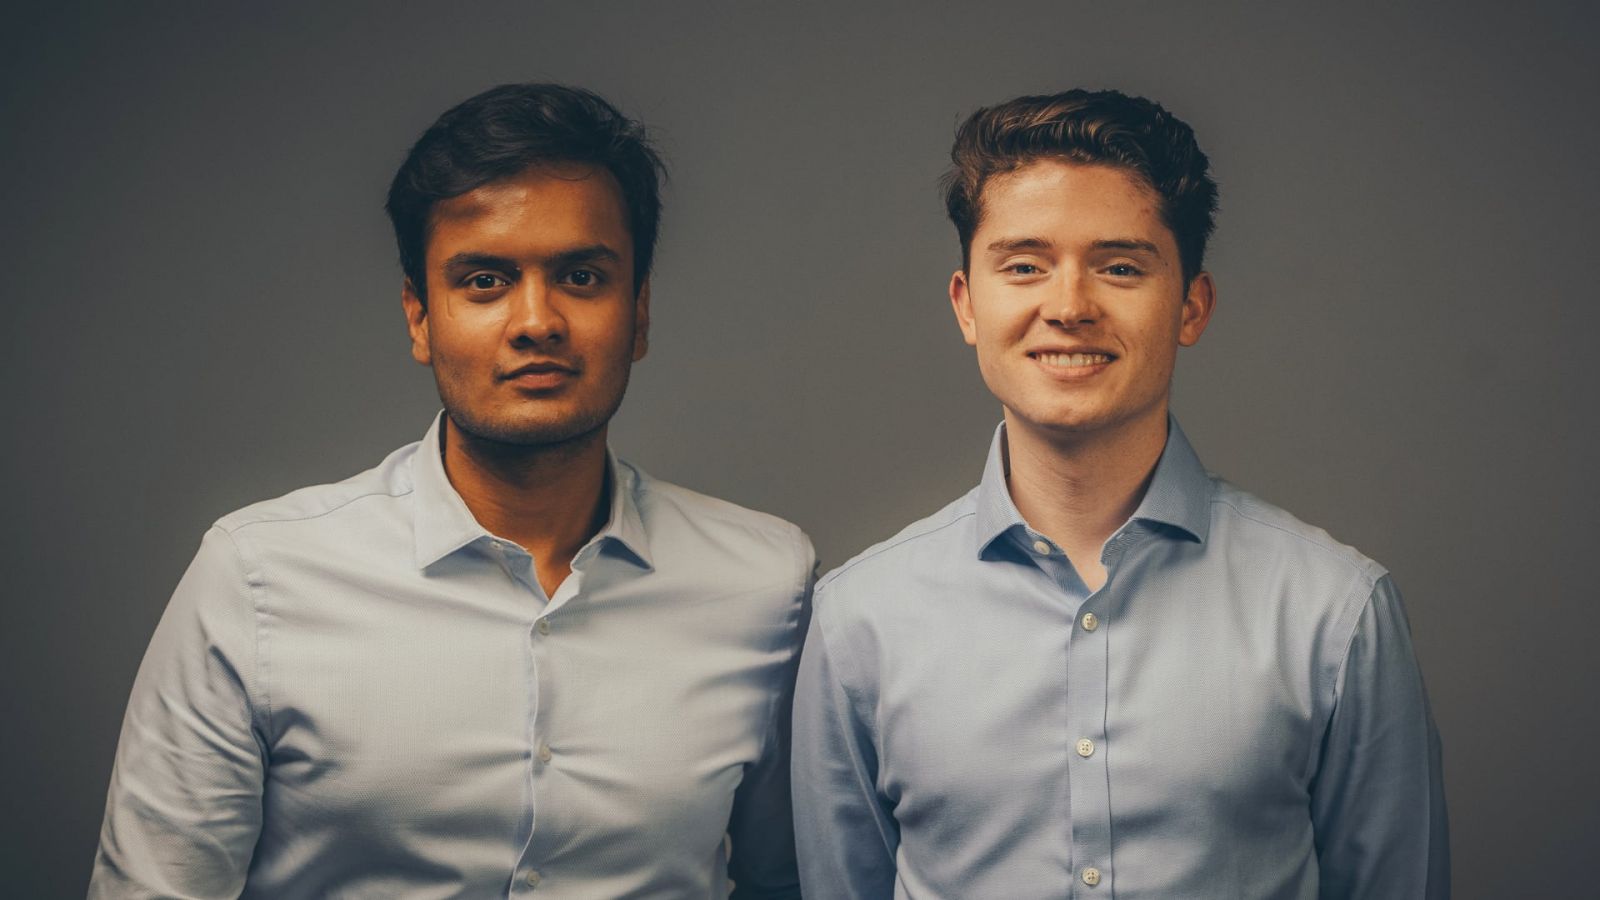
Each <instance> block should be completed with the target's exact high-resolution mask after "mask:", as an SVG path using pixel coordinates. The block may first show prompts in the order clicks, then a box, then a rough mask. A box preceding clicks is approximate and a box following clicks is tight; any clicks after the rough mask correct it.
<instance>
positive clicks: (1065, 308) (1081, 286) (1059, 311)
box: [1039, 271, 1101, 328]
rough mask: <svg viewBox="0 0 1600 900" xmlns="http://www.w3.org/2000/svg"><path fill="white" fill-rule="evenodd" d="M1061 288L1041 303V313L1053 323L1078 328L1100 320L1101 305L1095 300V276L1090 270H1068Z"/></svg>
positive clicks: (1061, 282)
mask: <svg viewBox="0 0 1600 900" xmlns="http://www.w3.org/2000/svg"><path fill="white" fill-rule="evenodd" d="M1065 274H1066V275H1067V277H1065V278H1063V279H1061V281H1060V285H1061V289H1060V290H1059V291H1057V292H1055V293H1054V294H1052V295H1051V296H1050V297H1048V298H1047V299H1045V300H1044V301H1043V303H1042V304H1041V307H1040V310H1039V313H1040V315H1041V316H1042V317H1043V318H1044V319H1045V321H1047V322H1049V323H1050V324H1051V325H1055V326H1057V327H1059V328H1077V327H1079V326H1081V325H1093V324H1094V323H1095V322H1097V321H1099V320H1100V316H1101V310H1100V305H1099V303H1098V302H1096V300H1095V296H1094V286H1093V276H1092V275H1091V273H1089V272H1088V271H1083V272H1077V273H1073V272H1067V273H1065Z"/></svg>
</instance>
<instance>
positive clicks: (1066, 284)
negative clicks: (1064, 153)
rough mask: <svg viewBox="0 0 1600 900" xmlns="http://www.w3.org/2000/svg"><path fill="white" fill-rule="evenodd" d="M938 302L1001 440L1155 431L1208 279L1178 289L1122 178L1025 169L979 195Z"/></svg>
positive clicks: (1141, 204)
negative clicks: (965, 245) (992, 403)
mask: <svg viewBox="0 0 1600 900" xmlns="http://www.w3.org/2000/svg"><path fill="white" fill-rule="evenodd" d="M982 201H983V202H982V209H983V215H982V219H981V220H980V222H979V224H978V228H977V230H976V232H974V234H973V237H972V248H971V257H970V262H969V271H965V272H960V271H958V272H956V273H955V275H954V276H953V277H952V278H951V280H950V300H951V303H952V304H953V305H954V307H955V313H956V319H957V321H958V322H959V324H960V326H961V333H962V335H963V336H965V338H966V340H967V343H968V344H971V345H973V346H974V347H976V348H977V352H978V368H979V369H980V370H981V371H982V373H983V380H984V381H985V382H986V383H987V384H988V386H989V390H990V391H992V392H993V393H994V395H995V396H996V397H998V398H999V399H1000V402H1001V404H1003V405H1004V406H1005V410H1006V421H1007V423H1008V426H1009V427H1010V428H1012V429H1013V430H1016V429H1018V428H1023V429H1028V430H1030V431H1032V432H1034V433H1038V434H1041V435H1045V436H1054V437H1057V438H1062V439H1081V438H1084V437H1088V436H1094V435H1111V434H1115V433H1118V432H1119V431H1122V430H1126V429H1139V428H1145V429H1154V428H1160V429H1161V433H1162V434H1165V428H1166V410H1167V398H1168V394H1169V391H1170V386H1171V380H1172V369H1173V364H1174V362H1175V360H1176V358H1177V352H1178V347H1179V346H1180V345H1181V346H1189V345H1191V344H1193V343H1194V342H1195V341H1197V340H1199V339H1200V333H1201V332H1202V331H1204V330H1205V327H1206V322H1207V321H1208V320H1209V319H1210V316H1211V309H1212V306H1213V304H1214V290H1213V287H1212V282H1211V277H1210V276H1209V275H1207V274H1205V273H1201V274H1200V275H1198V276H1197V277H1195V278H1194V279H1193V280H1192V281H1191V282H1189V283H1188V284H1185V283H1184V279H1183V274H1182V270H1181V267H1180V265H1179V259H1178V247H1177V241H1176V239H1175V238H1174V237H1173V235H1172V232H1171V230H1170V229H1168V228H1167V226H1166V225H1165V224H1164V223H1163V222H1162V221H1161V214H1160V198H1159V197H1158V196H1157V195H1156V194H1155V192H1154V191H1152V190H1151V189H1150V188H1148V187H1146V186H1145V185H1144V184H1143V183H1142V182H1140V181H1139V180H1138V179H1136V178H1135V177H1133V176H1131V175H1129V174H1128V173H1126V172H1125V171H1123V170H1122V169H1117V168H1112V167H1110V166H1101V165H1079V164H1075V163H1067V162H1060V161H1056V160H1041V161H1038V162H1034V163H1030V164H1028V165H1026V166H1024V167H1022V168H1020V169H1018V170H1016V171H1014V172H1010V173H1007V174H1004V175H1000V176H996V177H994V178H991V179H990V180H989V181H988V183H987V184H986V185H985V186H984V189H983V197H982Z"/></svg>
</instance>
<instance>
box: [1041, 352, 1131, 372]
mask: <svg viewBox="0 0 1600 900" xmlns="http://www.w3.org/2000/svg"><path fill="white" fill-rule="evenodd" d="M1028 355H1029V356H1031V357H1033V358H1034V359H1036V360H1038V361H1039V362H1041V363H1043V364H1045V365H1046V366H1050V367H1052V368H1060V369H1081V368H1085V367H1087V366H1103V365H1105V364H1106V363H1109V362H1111V357H1110V356H1108V355H1106V354H1104V353H1030V354H1028Z"/></svg>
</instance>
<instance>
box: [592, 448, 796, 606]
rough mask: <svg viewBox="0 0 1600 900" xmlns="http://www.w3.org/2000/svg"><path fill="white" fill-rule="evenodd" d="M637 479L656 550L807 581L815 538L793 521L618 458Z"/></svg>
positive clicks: (642, 510)
mask: <svg viewBox="0 0 1600 900" xmlns="http://www.w3.org/2000/svg"><path fill="white" fill-rule="evenodd" d="M619 465H621V466H624V467H626V469H627V470H628V472H629V473H630V474H631V475H632V477H633V479H634V498H635V502H636V503H637V505H638V508H639V516H640V518H641V520H642V521H643V523H644V527H645V531H646V533H647V534H648V535H649V540H650V544H651V546H652V548H656V547H658V546H661V547H664V548H666V549H669V550H675V551H679V552H682V553H684V554H686V555H687V556H689V557H690V558H694V559H698V560H718V561H720V562H721V563H722V564H724V565H730V566H734V567H737V568H741V569H746V570H765V571H771V570H772V569H774V567H776V568H779V569H782V570H783V571H784V572H786V573H788V574H789V575H791V576H798V578H799V579H800V580H801V581H802V582H805V581H809V580H810V576H811V570H812V568H813V567H814V566H815V564H816V553H815V551H814V550H813V549H812V546H811V539H810V538H809V537H807V536H806V533H805V532H804V531H802V530H801V529H800V526H798V525H796V524H794V523H793V522H790V521H787V520H785V519H781V518H779V517H778V516H774V515H771V514H770V513H764V512H759V511H757V510H754V509H749V508H747V507H744V506H740V505H739V504H737V503H733V502H730V501H728V500H723V499H721V498H718V497H712V496H710V495H709V494H702V493H700V492H699V491H694V490H690V489H689V488H686V487H683V486H681V485H676V484H673V483H671V482H668V481H662V480H661V479H659V478H655V477H654V476H651V475H649V474H647V473H645V472H644V471H643V470H641V469H639V468H638V467H637V466H634V465H632V464H631V463H626V462H621V461H619Z"/></svg>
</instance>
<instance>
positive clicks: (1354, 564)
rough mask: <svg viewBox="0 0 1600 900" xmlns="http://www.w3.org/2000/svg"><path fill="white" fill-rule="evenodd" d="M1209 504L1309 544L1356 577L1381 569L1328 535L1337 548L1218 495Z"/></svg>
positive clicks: (1365, 556)
mask: <svg viewBox="0 0 1600 900" xmlns="http://www.w3.org/2000/svg"><path fill="white" fill-rule="evenodd" d="M1211 502H1212V503H1216V504H1220V505H1222V506H1226V507H1228V508H1229V509H1231V510H1233V511H1234V512H1235V513H1236V514H1238V516H1239V518H1241V519H1245V520H1247V521H1250V522H1254V523H1255V524H1257V525H1260V526H1261V527H1263V528H1270V529H1272V530H1273V531H1276V532H1279V533H1281V534H1286V535H1288V536H1289V537H1292V538H1294V539H1295V540H1297V541H1299V542H1301V543H1304V544H1310V545H1311V546H1313V547H1316V548H1317V549H1318V550H1321V551H1322V552H1324V553H1326V554H1328V555H1329V556H1331V557H1333V558H1334V559H1335V560H1337V561H1339V562H1341V563H1343V564H1344V565H1346V566H1348V567H1350V568H1351V569H1354V570H1355V571H1356V573H1357V574H1358V575H1359V574H1366V573H1370V572H1371V571H1372V569H1373V568H1374V567H1377V568H1382V566H1381V565H1380V564H1379V563H1377V562H1376V561H1375V560H1373V559H1371V558H1369V557H1368V556H1367V555H1366V554H1364V553H1362V552H1361V551H1360V550H1357V549H1355V548H1354V547H1350V546H1349V545H1347V544H1343V543H1341V542H1339V541H1338V540H1337V539H1336V538H1334V537H1332V536H1331V535H1329V540H1330V541H1333V542H1334V543H1335V544H1338V546H1337V547H1330V546H1328V544H1327V543H1325V542H1323V541H1319V540H1316V539H1315V538H1313V537H1310V536H1308V535H1304V534H1301V533H1299V532H1297V531H1292V530H1290V529H1288V528H1284V527H1283V526H1282V525H1278V524H1275V523H1273V522H1268V521H1267V520H1265V519H1262V518H1260V517H1259V516H1254V515H1251V514H1250V513H1247V512H1245V511H1244V510H1242V509H1240V508H1239V507H1238V505H1236V504H1234V503H1233V502H1232V501H1230V500H1227V499H1225V498H1223V497H1222V496H1220V495H1218V494H1213V495H1212V497H1211ZM1285 514H1286V515H1291V516H1292V515H1293V513H1285ZM1307 527H1310V528H1315V527H1316V526H1314V525H1308V526H1307ZM1340 548H1344V552H1341V550H1340ZM1352 557H1354V558H1352ZM1372 580H1373V582H1374V583H1376V581H1377V578H1373V579H1372Z"/></svg>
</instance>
